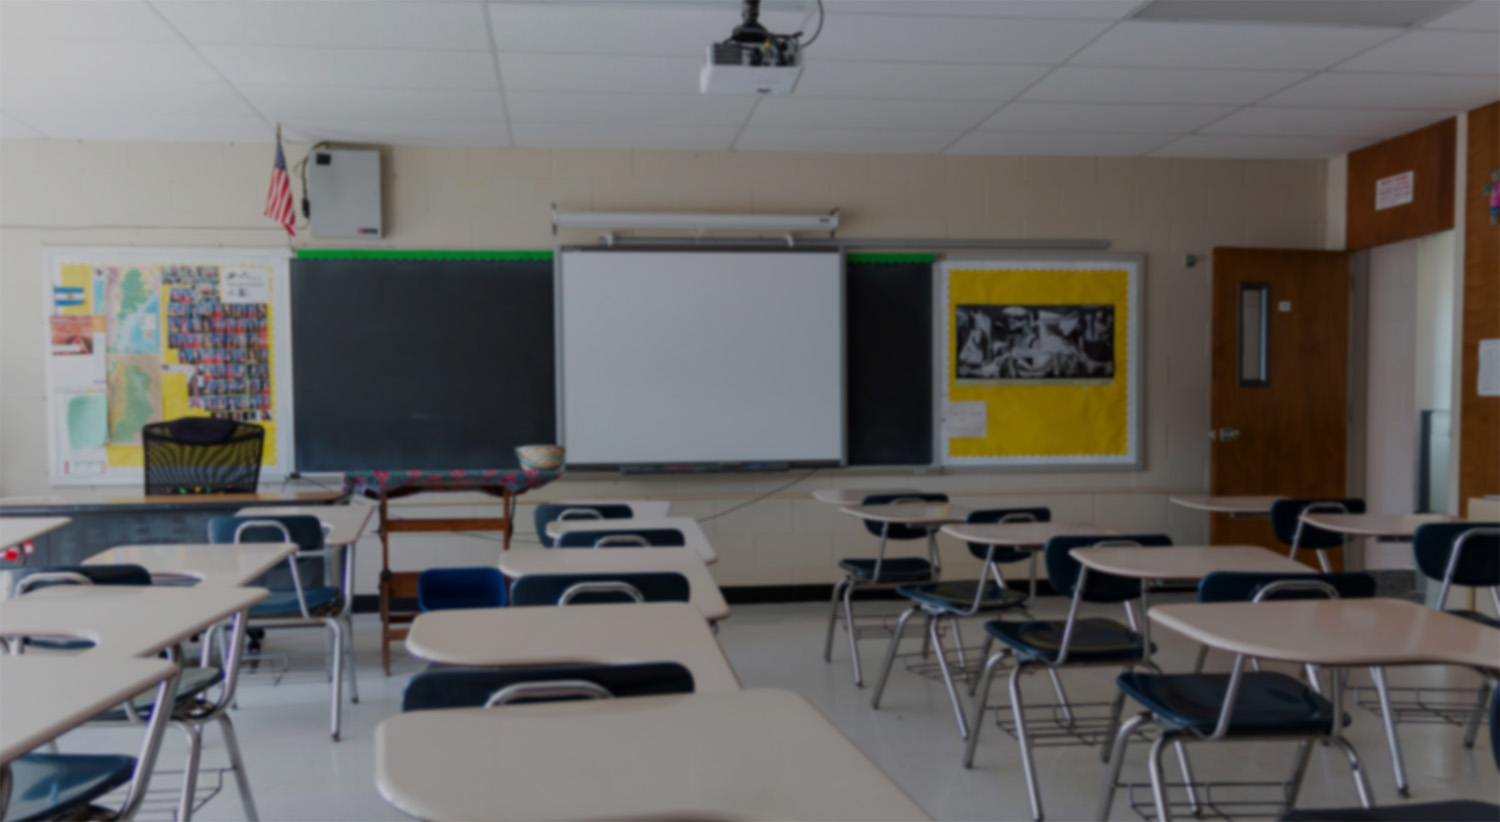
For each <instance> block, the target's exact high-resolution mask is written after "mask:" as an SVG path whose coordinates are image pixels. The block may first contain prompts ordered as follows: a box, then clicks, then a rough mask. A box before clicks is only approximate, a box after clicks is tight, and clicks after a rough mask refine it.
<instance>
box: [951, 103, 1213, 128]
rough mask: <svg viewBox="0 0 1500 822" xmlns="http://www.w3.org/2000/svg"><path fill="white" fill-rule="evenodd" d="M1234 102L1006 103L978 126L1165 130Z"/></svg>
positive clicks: (1206, 117)
mask: <svg viewBox="0 0 1500 822" xmlns="http://www.w3.org/2000/svg"><path fill="white" fill-rule="evenodd" d="M1234 109H1235V107H1234V106H1159V105H1158V106H1153V105H1139V104H1134V103H1131V104H1113V105H1112V104H1104V103H1093V104H1085V103H1028V102H1019V101H1018V102H1014V103H1007V104H1006V105H1005V107H1004V108H1002V109H1000V111H999V112H997V113H996V114H995V116H993V117H991V118H990V119H988V120H986V121H984V123H982V124H981V125H980V126H979V127H980V128H982V129H995V130H997V131H1052V132H1067V131H1078V132H1098V133H1105V134H1109V133H1114V134H1121V133H1137V134H1168V133H1172V132H1181V131H1192V130H1194V129H1196V128H1200V127H1202V126H1204V125H1206V124H1208V123H1211V122H1213V121H1214V120H1217V119H1219V118H1220V117H1223V116H1224V115H1226V114H1229V113H1230V112H1232V111H1234Z"/></svg>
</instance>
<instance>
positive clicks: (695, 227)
mask: <svg viewBox="0 0 1500 822" xmlns="http://www.w3.org/2000/svg"><path fill="white" fill-rule="evenodd" d="M838 227H839V212H838V209H834V210H832V211H830V212H828V213H827V214H666V213H661V212H648V211H558V210H557V207H556V206H553V208H552V231H553V233H556V232H557V229H559V228H602V229H605V230H607V231H622V230H627V229H646V230H673V229H677V230H683V231H712V230H720V231H788V232H789V231H826V232H828V233H829V235H832V234H833V232H835V231H837V230H838Z"/></svg>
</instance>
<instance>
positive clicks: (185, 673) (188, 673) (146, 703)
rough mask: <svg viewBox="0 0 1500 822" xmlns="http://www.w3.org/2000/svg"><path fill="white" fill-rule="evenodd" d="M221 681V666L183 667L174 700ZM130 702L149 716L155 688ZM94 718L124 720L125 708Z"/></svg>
mask: <svg viewBox="0 0 1500 822" xmlns="http://www.w3.org/2000/svg"><path fill="white" fill-rule="evenodd" d="M223 681H224V670H223V669H222V668H215V667H209V668H183V669H182V675H181V676H179V677H178V678H177V697H176V699H175V700H174V702H181V701H182V700H184V699H189V698H191V697H194V696H197V695H198V694H201V693H203V692H204V691H207V690H208V689H210V688H212V687H214V686H215V685H218V684H219V683H220V682H223ZM130 704H131V705H134V706H135V710H136V713H138V714H140V715H141V716H142V717H149V716H151V709H152V707H154V706H155V704H156V689H155V688H152V689H151V690H149V691H146V692H144V693H140V694H137V695H136V696H135V697H134V698H133V699H131V700H130ZM96 718H97V719H100V720H103V721H106V722H124V721H125V719H126V716H125V709H124V708H115V709H114V710H112V711H109V712H108V713H104V714H100V715H99V716H98V717H96Z"/></svg>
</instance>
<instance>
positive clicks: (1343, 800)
mask: <svg viewBox="0 0 1500 822" xmlns="http://www.w3.org/2000/svg"><path fill="white" fill-rule="evenodd" d="M1043 603H1044V604H1043V606H1042V607H1041V608H1039V609H1038V612H1039V615H1042V616H1051V617H1054V618H1060V617H1061V616H1062V611H1061V607H1062V602H1061V600H1057V599H1050V600H1044V601H1043ZM899 607H900V606H899V605H898V604H897V603H894V602H877V603H869V604H867V605H865V606H864V611H863V612H867V613H874V612H894V611H896V610H897V609H899ZM1117 611H1118V608H1112V609H1110V611H1106V612H1104V613H1106V614H1109V615H1114V613H1112V612H1117ZM826 615H827V606H825V605H822V604H796V605H761V606H739V607H736V608H735V609H734V615H733V616H732V617H731V618H730V619H729V620H727V621H726V622H724V623H723V627H722V630H721V632H720V634H719V637H720V639H721V641H722V642H723V644H724V647H725V649H726V651H727V653H728V655H729V659H730V661H731V662H732V663H733V664H734V667H735V670H736V671H737V672H738V673H739V676H740V679H741V681H742V682H743V684H744V685H745V686H746V687H749V688H756V687H770V688H786V689H790V690H793V691H796V692H797V693H800V694H802V695H803V696H804V697H806V698H807V699H808V700H810V701H811V702H812V703H813V704H814V705H816V706H818V708H820V709H821V710H822V711H823V712H824V713H825V714H826V715H827V716H828V717H829V718H830V719H831V720H832V721H833V723H834V724H835V725H837V726H838V727H839V728H840V729H841V730H843V732H844V733H845V734H847V735H848V736H849V737H850V738H851V739H853V740H854V741H855V743H856V744H858V745H859V746H860V747H861V748H862V749H863V750H864V751H865V752H866V753H867V754H868V755H869V756H870V757H871V759H873V760H874V761H875V762H876V763H878V764H879V765H880V766H881V767H882V768H884V769H885V771H886V772H887V773H888V774H890V776H891V778H892V779H894V780H895V781H896V782H897V783H898V784H900V785H901V787H902V788H904V789H905V790H906V791H907V792H908V793H909V794H910V795H911V796H912V797H913V798H914V799H915V800H916V801H917V802H918V803H919V804H921V805H922V807H923V808H925V809H926V810H927V812H928V813H930V814H931V815H932V816H933V817H934V818H936V819H965V820H978V819H1028V818H1030V810H1029V807H1028V805H1027V801H1026V791H1025V785H1024V783H1023V781H1022V778H1021V773H1020V762H1019V759H1018V756H1017V751H1016V743H1015V742H1014V740H1012V739H1011V738H1010V737H1009V736H1007V735H1005V734H1004V733H1003V732H1001V731H1000V730H999V729H998V728H996V727H995V726H994V725H993V724H988V725H987V726H986V727H985V728H984V731H983V734H982V737H981V740H980V745H979V752H978V756H977V759H976V761H975V767H974V769H973V770H965V769H964V768H963V765H962V753H963V746H962V743H961V742H960V741H959V738H958V735H957V731H956V728H955V725H954V722H953V717H952V713H951V711H950V709H949V704H948V700H947V697H946V693H945V691H944V689H943V686H942V684H941V682H938V681H933V680H929V679H925V678H921V677H918V676H917V675H915V674H912V673H908V672H905V671H903V670H902V669H901V667H900V665H899V663H898V667H897V669H896V671H895V672H894V673H893V675H892V680H891V684H890V686H889V688H888V689H887V691H886V696H885V702H884V705H883V707H882V709H881V710H879V711H875V710H872V709H871V708H870V704H869V698H870V687H868V685H867V687H866V688H864V689H857V688H855V687H854V685H853V682H852V681H851V677H850V671H849V665H848V651H847V645H846V644H845V643H843V642H842V641H841V642H839V643H838V644H836V645H835V656H834V662H833V663H832V664H825V663H824V662H823V660H822V657H821V654H822V640H823V627H824V620H825V619H826ZM356 634H357V635H358V646H357V647H358V650H359V685H360V696H361V701H360V704H358V705H354V706H346V709H345V714H344V737H343V741H341V742H338V743H334V742H331V741H330V740H329V738H328V733H327V722H328V713H327V712H328V705H327V686H326V684H325V683H324V682H323V680H322V679H321V677H320V675H319V674H317V673H311V672H308V673H293V674H291V675H290V676H289V677H288V678H287V679H285V680H284V681H283V682H282V683H281V684H279V685H275V686H273V685H272V683H271V681H270V679H269V677H266V676H251V677H247V678H246V679H245V680H243V681H242V683H241V687H240V699H239V709H238V710H236V711H234V712H233V717H234V721H235V724H236V726H237V727H238V728H239V730H240V738H241V744H242V745H243V747H244V753H245V758H246V760H247V763H248V769H249V772H250V779H251V784H252V785H253V788H254V791H255V798H256V802H257V803H258V805H259V808H260V815H261V818H262V819H264V820H267V822H275V821H276V820H376V819H393V820H394V819H404V818H405V817H404V816H403V815H402V814H400V813H399V812H398V811H396V810H395V809H394V808H392V807H390V806H389V805H387V804H386V803H385V802H384V801H382V800H381V799H380V797H379V795H378V794H377V793H376V792H375V789H374V786H373V784H372V780H371V774H372V761H373V756H374V752H373V748H372V740H373V738H374V731H375V726H376V725H378V724H379V723H380V721H381V720H383V719H384V718H386V717H388V716H391V715H393V714H394V713H396V712H397V710H398V708H399V705H400V697H401V690H402V687H403V686H404V684H405V681H406V678H407V677H408V676H409V675H410V674H411V673H412V672H414V671H416V670H418V669H419V668H420V667H421V665H420V663H419V662H418V661H416V660H414V659H412V658H410V657H408V656H406V655H405V654H404V653H399V652H398V653H397V655H396V659H397V660H398V661H399V666H398V669H397V672H396V674H395V675H393V676H391V677H389V678H387V677H385V676H383V675H382V674H381V671H380V668H379V661H380V655H379V652H378V646H377V641H376V635H377V627H376V622H375V620H374V617H373V616H361V617H359V625H358V628H357V630H356ZM914 634H915V632H914V631H909V632H908V642H909V645H910V647H911V649H912V650H915V649H916V647H917V643H916V641H915V639H914V638H912V637H913V635H914ZM965 635H966V637H967V638H968V639H969V641H970V642H972V643H976V644H977V642H978V641H979V640H980V638H981V637H982V633H981V631H980V629H979V625H978V624H977V623H975V624H972V625H969V626H966V630H965ZM1156 639H1157V641H1158V643H1159V644H1160V646H1161V649H1162V650H1161V654H1160V657H1159V662H1160V663H1161V665H1162V667H1163V668H1164V669H1165V670H1168V671H1171V670H1187V669H1188V668H1189V667H1190V666H1191V660H1192V653H1193V651H1194V649H1193V648H1192V647H1190V646H1189V645H1188V644H1187V643H1186V642H1185V641H1183V640H1181V639H1180V638H1177V637H1175V636H1171V635H1168V636H1157V637H1156ZM319 642H321V638H320V637H319V636H318V635H317V633H316V632H312V631H295V632H285V631H283V632H280V633H278V634H273V635H272V640H271V643H270V648H269V650H272V651H274V650H281V649H285V648H288V647H294V646H295V647H301V648H305V649H316V648H317V647H319V646H318V645H317V644H316V643H319ZM861 644H862V651H863V654H864V659H865V665H866V676H867V682H873V679H874V676H875V673H876V669H877V667H878V664H879V661H880V655H881V653H882V652H883V651H884V649H885V644H886V643H885V641H884V640H878V639H870V640H866V641H864V642H863V643H861ZM1497 650H1500V649H1497ZM1213 662H1217V663H1219V664H1220V665H1221V666H1222V665H1223V664H1225V662H1226V660H1225V659H1224V658H1220V657H1217V656H1216V657H1215V658H1214V659H1213ZM309 664H316V663H314V662H312V661H311V659H310V658H308V659H303V660H302V665H304V666H306V665H309ZM1212 664H1213V663H1212V662H1211V665H1212ZM1113 679H1114V672H1112V671H1109V670H1106V669H1099V668H1095V669H1082V670H1079V671H1076V672H1072V673H1068V674H1065V675H1064V682H1065V683H1066V685H1067V687H1068V689H1069V695H1070V697H1071V698H1072V699H1074V700H1075V701H1085V700H1090V699H1093V700H1099V699H1107V698H1108V697H1109V696H1110V695H1111V694H1112V692H1113ZM1392 679H1393V684H1396V685H1401V684H1411V683H1417V682H1421V683H1424V684H1428V685H1436V684H1454V685H1469V684H1470V683H1477V682H1478V679H1477V677H1476V676H1474V675H1473V674H1472V673H1471V672H1467V671H1454V670H1449V669H1441V668H1424V669H1411V670H1406V671H1397V672H1395V673H1393V675H1392ZM1356 681H1364V682H1367V681H1368V679H1367V678H1364V677H1363V674H1361V675H1359V676H1357V677H1356ZM1001 684H1003V683H1000V682H997V685H1001ZM1025 687H1026V692H1027V693H1028V694H1030V695H1034V698H1036V699H1038V700H1041V699H1048V698H1050V689H1049V688H1047V686H1046V684H1045V679H1044V678H1042V677H1039V676H1038V677H1031V678H1030V679H1029V680H1028V681H1027V683H1026V685H1025ZM1003 693H1004V689H1003V687H997V688H996V690H995V691H994V692H993V693H992V696H991V700H992V702H994V701H999V700H1001V699H1002V697H1003ZM1128 710H1129V708H1127V711H1128ZM1352 713H1353V715H1354V724H1353V726H1352V727H1351V729H1350V732H1349V737H1350V739H1351V740H1352V741H1353V742H1354V744H1355V745H1356V747H1357V748H1358V749H1359V752H1360V754H1361V755H1362V757H1363V759H1364V762H1365V766H1366V769H1367V772H1368V774H1369V778H1370V782H1371V785H1372V787H1373V789H1374V792H1375V799H1376V802H1377V803H1379V804H1386V803H1393V802H1401V801H1407V800H1401V799H1399V798H1398V797H1397V795H1396V793H1395V789H1394V788H1393V786H1392V779H1391V770H1390V761H1389V757H1388V755H1387V753H1386V747H1385V741H1384V735H1383V732H1382V729H1381V725H1380V723H1379V721H1378V719H1377V718H1376V717H1374V716H1372V715H1370V714H1368V713H1366V712H1365V711H1363V710H1360V709H1355V710H1353V711H1352ZM206 736H207V740H206V741H207V745H206V748H205V764H206V765H207V766H210V767H214V766H222V765H223V764H224V763H225V758H224V750H223V744H222V740H221V738H220V737H219V735H218V732H217V730H215V729H210V730H209V732H208V733H207V735H206ZM1401 736H1402V739H1403V742H1404V745H1405V752H1406V762H1407V768H1408V771H1409V773H1410V777H1411V782H1412V785H1413V790H1412V799H1411V800H1410V801H1423V800H1436V799H1446V798H1473V799H1483V800H1488V801H1495V800H1496V799H1497V798H1500V778H1497V771H1496V767H1495V763H1494V762H1493V761H1492V759H1491V757H1490V754H1489V738H1488V732H1487V731H1483V732H1481V734H1480V737H1479V742H1478V744H1477V745H1476V746H1475V748H1474V749H1473V750H1472V751H1471V750H1466V749H1464V748H1463V747H1462V746H1461V744H1460V740H1461V737H1462V732H1461V731H1460V730H1459V729H1457V728H1455V727H1452V726H1430V725H1429V726H1422V725H1403V726H1401ZM138 738H139V735H138V733H137V732H136V731H133V730H98V729H84V730H80V731H77V732H74V733H73V734H71V735H69V736H68V737H65V738H64V740H63V743H62V747H63V749H64V750H72V751H82V750H109V749H113V750H125V749H128V748H133V747H134V745H135V743H136V741H137V740H138ZM1293 747H1294V746H1293V744H1292V743H1226V744H1219V745H1198V746H1194V747H1193V748H1192V761H1193V764H1194V767H1195V769H1196V771H1197V777H1198V779H1200V780H1201V779H1236V780H1280V779H1281V778H1283V777H1284V774H1285V772H1286V770H1288V769H1289V755H1290V753H1291V751H1292V749H1293ZM181 752H182V746H181V742H180V740H179V739H177V738H175V737H169V738H168V744H167V745H166V746H165V747H164V749H163V754H162V762H161V765H160V767H162V768H172V767H176V766H177V764H178V762H179V761H180V756H181ZM1144 755H1145V746H1144V745H1137V746H1132V748H1131V749H1130V750H1129V751H1128V753H1127V761H1126V766H1125V779H1126V780H1127V781H1139V782H1144V781H1145V778H1146V777H1145V771H1146V769H1145V764H1144ZM1036 763H1037V767H1038V770H1039V773H1040V777H1041V782H1042V796H1043V801H1044V803H1045V806H1046V810H1047V815H1048V817H1049V818H1050V819H1055V820H1069V819H1086V818H1090V816H1091V815H1092V814H1093V813H1094V808H1095V802H1096V800H1097V797H1098V795H1099V794H1098V791H1099V785H1100V779H1101V771H1100V767H1101V766H1100V764H1099V761H1098V751H1097V750H1096V749H1093V748H1083V747H1068V748H1052V749H1044V750H1040V751H1038V752H1037V756H1036ZM1172 765H1173V760H1172V758H1171V757H1170V756H1169V757H1168V767H1169V768H1170V767H1172ZM558 767H567V763H558ZM496 778H497V779H504V774H496ZM169 781H171V777H163V778H162V779H161V780H160V783H161V784H160V787H166V785H167V783H168V782H169ZM209 781H210V783H211V782H212V779H210V780H209ZM580 784H581V785H587V775H580ZM829 789H830V790H837V786H835V785H830V786H829ZM1147 795H1149V792H1148V794H1147ZM1354 804H1357V799H1356V797H1355V794H1354V789H1353V785H1352V782H1351V781H1350V778H1349V771H1348V768H1347V765H1346V764H1345V761H1344V760H1343V758H1342V755H1340V754H1338V753H1337V752H1336V751H1334V750H1332V749H1328V748H1323V747H1318V748H1316V749H1315V752H1314V754H1313V759H1312V763H1311V766H1310V767H1309V770H1308V774H1307V780H1306V783H1305V785H1304V788H1303V793H1302V799H1301V800H1300V802H1299V805H1300V806H1303V807H1313V806H1335V805H1339V806H1343V805H1354ZM198 818H199V819H203V820H221V819H239V818H243V817H242V814H241V809H240V805H239V799H238V797H237V796H236V794H235V792H234V789H233V787H232V786H226V789H225V790H224V791H223V792H222V793H221V794H219V796H218V797H216V798H215V799H213V800H212V801H210V802H209V803H208V804H207V805H206V806H205V807H204V808H203V810H202V811H201V812H200V813H199V815H198ZM1112 818H1114V819H1125V820H1128V819H1134V818H1136V817H1135V815H1134V814H1133V813H1132V812H1131V810H1130V808H1129V807H1128V805H1127V803H1126V800H1125V797H1124V794H1123V792H1122V794H1121V795H1120V796H1118V797H1117V799H1116V803H1115V807H1114V812H1113V816H1112Z"/></svg>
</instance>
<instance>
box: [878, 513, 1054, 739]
mask: <svg viewBox="0 0 1500 822" xmlns="http://www.w3.org/2000/svg"><path fill="white" fill-rule="evenodd" d="M1051 519H1052V512H1051V511H1050V510H1049V509H1046V508H996V509H990V510H986V511H974V512H972V513H970V514H969V516H968V519H967V521H968V522H1048V521H1050V520H1051ZM968 548H969V553H970V554H973V555H974V557H976V558H977V559H980V560H983V562H984V565H983V566H982V567H981V568H980V570H979V579H976V580H963V581H958V582H928V583H923V584H920V585H901V586H898V587H897V588H896V593H897V595H899V596H902V597H905V598H906V599H909V600H911V601H912V606H911V607H910V608H908V609H907V610H906V612H905V613H903V614H901V618H900V619H899V620H897V622H896V629H895V631H894V632H892V634H891V644H890V646H889V647H887V648H886V652H885V662H884V663H883V664H882V665H881V667H880V676H879V678H878V679H877V680H876V681H875V693H874V695H873V696H872V697H871V699H870V705H871V707H873V708H875V709H877V710H878V709H879V708H880V698H881V696H882V695H883V694H884V693H885V685H886V682H887V680H889V679H890V676H891V668H892V667H893V665H894V664H895V661H896V650H897V647H898V646H899V645H900V644H901V636H902V633H903V632H904V631H905V630H906V623H907V621H909V620H910V619H911V618H912V617H913V616H915V615H916V614H917V613H918V612H925V613H926V614H927V625H926V632H927V635H926V641H925V642H924V643H923V646H922V647H923V650H924V651H925V650H926V649H927V648H928V647H929V645H930V646H931V647H932V648H934V649H936V651H937V662H938V669H939V670H940V671H941V672H942V674H943V683H944V684H945V685H947V686H948V698H949V700H950V701H951V702H952V703H953V716H954V718H955V719H956V720H957V721H958V735H959V736H960V737H962V738H964V739H967V738H968V737H969V727H968V720H967V719H966V718H965V717H964V709H963V704H962V703H961V702H960V701H959V698H958V688H957V687H956V686H955V685H954V683H953V673H952V671H951V670H949V667H948V657H947V655H946V654H945V653H944V652H943V645H942V642H941V637H942V634H943V627H944V622H945V621H946V623H947V624H948V625H949V626H951V628H952V635H953V651H954V653H955V654H956V655H957V657H958V665H959V670H960V671H963V672H964V678H965V679H967V678H968V672H967V671H968V661H967V660H966V659H965V658H964V648H963V637H962V636H961V635H960V633H959V630H958V619H959V618H960V617H971V616H977V615H979V614H989V613H997V612H1000V611H1007V610H1011V609H1013V608H1016V609H1024V608H1025V605H1026V601H1027V597H1026V596H1025V595H1023V594H1019V593H1015V592H1012V591H1011V590H1010V589H1009V588H1007V587H1006V584H1005V576H1004V575H1003V574H1001V573H1000V567H999V563H1002V562H1015V561H1017V560H1022V559H1028V558H1030V559H1031V560H1032V561H1033V569H1034V568H1035V559H1036V552H1035V551H1023V550H1019V549H1016V548H1011V547H1008V546H1001V545H980V544H978V543H973V542H971V543H968ZM1032 583H1033V585H1035V571H1034V570H1033V577H1032ZM986 649H988V643H986Z"/></svg>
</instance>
